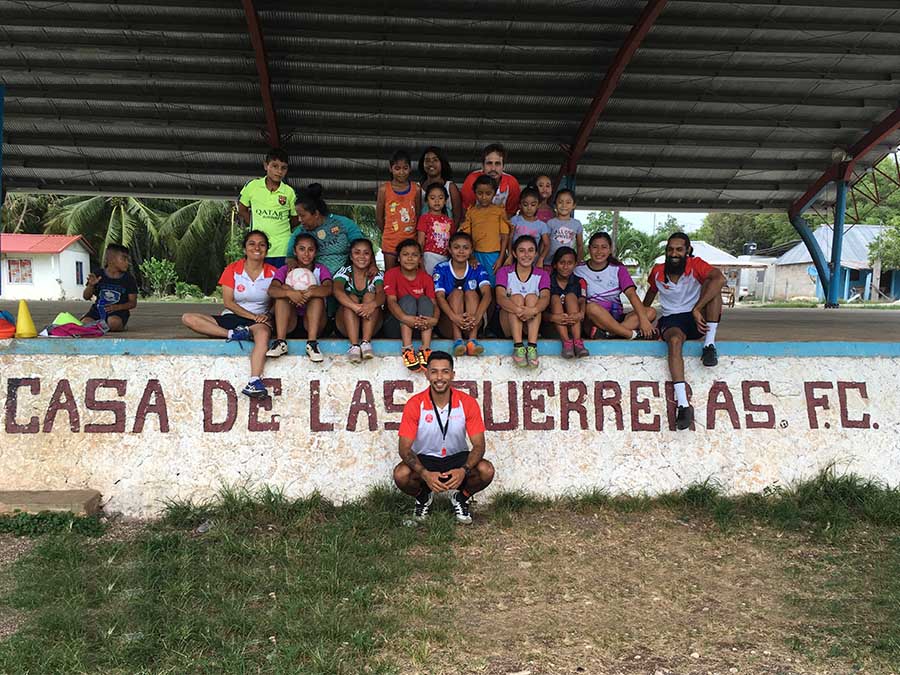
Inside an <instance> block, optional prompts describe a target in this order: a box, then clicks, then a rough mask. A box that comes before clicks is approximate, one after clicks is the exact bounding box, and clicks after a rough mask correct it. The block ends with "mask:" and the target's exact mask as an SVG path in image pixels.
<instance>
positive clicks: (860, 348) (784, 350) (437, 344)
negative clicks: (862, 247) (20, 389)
mask: <svg viewBox="0 0 900 675" xmlns="http://www.w3.org/2000/svg"><path fill="white" fill-rule="evenodd" d="M288 344H289V345H290V350H291V351H290V353H291V355H297V356H304V357H305V351H304V350H305V345H306V343H305V341H303V340H290V341H289V342H288ZM372 344H373V347H374V349H375V353H376V354H378V355H381V356H393V355H399V344H400V343H399V341H397V340H375V341H374V342H373V343H372ZM482 344H483V345H484V351H485V354H486V355H490V356H508V355H510V353H511V350H512V347H511V343H510V342H508V341H506V340H485V341H484V342H482ZM585 344H586V346H587V348H588V349H589V350H590V352H591V354H592V355H595V356H606V355H623V356H658V357H664V356H665V354H666V346H665V344H664V343H662V342H640V341H634V342H631V341H627V340H596V341H588V342H586V343H585ZM319 345H320V348H321V349H322V351H323V352H324V353H326V354H335V355H337V354H343V353H344V352H346V351H347V342H346V341H344V340H320V341H319ZM450 346H451V342H450V341H448V340H435V341H434V343H433V345H432V347H433V348H434V349H444V350H448V351H449V349H450ZM701 346H702V345H701V344H700V342H689V343H687V344H686V345H685V349H684V353H685V355H687V356H700V349H701ZM560 347H561V345H560V342H559V341H558V340H546V341H543V342H541V343H540V352H541V354H544V355H548V356H558V355H559V352H560ZM717 348H718V350H719V355H720V356H772V357H787V356H790V357H798V358H814V357H824V356H839V357H857V358H872V357H888V358H898V357H900V342H720V343H718V345H717ZM7 354H13V355H15V354H23V355H25V354H63V355H95V356H96V355H100V356H122V355H134V356H158V355H165V356H243V357H248V356H249V355H250V345H249V343H248V344H244V345H243V350H242V349H241V345H239V344H238V343H235V342H230V343H225V342H224V341H222V340H206V339H200V338H198V339H196V340H137V339H135V340H129V339H121V338H99V339H69V338H55V339H53V338H35V339H31V340H0V356H2V355H7Z"/></svg>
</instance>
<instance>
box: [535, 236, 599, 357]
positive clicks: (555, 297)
mask: <svg viewBox="0 0 900 675" xmlns="http://www.w3.org/2000/svg"><path fill="white" fill-rule="evenodd" d="M574 269H575V250H574V249H573V248H571V247H569V246H563V247H561V248H558V249H556V253H555V254H554V255H553V273H552V274H551V275H550V309H549V310H548V311H547V312H546V313H545V315H544V317H545V318H546V320H547V321H548V322H550V323H551V324H553V325H554V326H555V327H556V332H557V333H558V334H559V339H560V340H562V357H563V358H564V359H572V358H575V357H576V356H577V357H579V358H580V357H583V356H590V352H588V350H587V349H586V348H585V346H584V340H582V339H581V322H582V321H584V292H585V282H584V280H583V279H579V278H578V277H576V276H575V275H574V274H573V273H572V272H573V270H574Z"/></svg>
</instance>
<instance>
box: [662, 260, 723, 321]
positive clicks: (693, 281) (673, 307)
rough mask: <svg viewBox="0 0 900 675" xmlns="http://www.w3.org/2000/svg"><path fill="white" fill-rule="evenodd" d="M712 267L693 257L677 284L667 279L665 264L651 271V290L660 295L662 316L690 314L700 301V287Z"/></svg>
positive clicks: (688, 261)
mask: <svg viewBox="0 0 900 675" xmlns="http://www.w3.org/2000/svg"><path fill="white" fill-rule="evenodd" d="M712 269H713V268H712V265H710V264H709V263H708V262H706V261H705V260H703V259H702V258H695V257H693V256H691V257H689V258H688V259H687V263H686V264H685V267H684V274H682V275H681V276H680V277H679V279H678V281H677V282H674V283H673V282H671V281H669V279H668V278H666V266H665V263H657V264H656V265H654V266H653V269H652V270H650V278H649V282H650V290H651V291H656V292H657V293H658V294H659V304H660V309H661V312H660V314H661V315H662V316H669V315H671V314H683V313H685V312H690V311H692V310H693V309H694V305H696V304H697V300H699V299H700V287H701V286H703V282H704V281H706V277H707V276H708V275H709V273H710V271H711V270H712Z"/></svg>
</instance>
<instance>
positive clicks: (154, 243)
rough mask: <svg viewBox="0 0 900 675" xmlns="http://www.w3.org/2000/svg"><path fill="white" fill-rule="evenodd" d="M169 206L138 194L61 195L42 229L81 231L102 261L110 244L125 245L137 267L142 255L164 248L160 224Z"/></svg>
mask: <svg viewBox="0 0 900 675" xmlns="http://www.w3.org/2000/svg"><path fill="white" fill-rule="evenodd" d="M170 205H171V202H168V201H166V200H162V199H139V198H137V197H104V196H84V195H74V196H71V197H64V198H63V199H60V200H59V201H58V202H56V203H55V204H54V205H53V207H52V208H51V209H50V210H49V211H48V212H47V219H46V220H45V222H44V232H46V233H48V234H68V235H76V234H80V235H82V236H83V237H84V238H85V239H87V240H88V242H89V243H90V244H91V245H92V246H93V247H94V250H96V251H98V253H99V255H100V259H101V260H102V259H103V255H104V253H105V252H106V247H107V246H108V245H109V244H121V245H122V246H127V247H128V249H129V251H131V256H132V258H133V260H134V262H135V266H137V264H139V263H140V261H141V260H143V258H144V257H148V256H151V255H154V254H156V253H159V252H161V251H164V248H165V247H164V245H163V242H162V238H161V235H162V233H161V225H162V221H163V218H164V214H165V209H166V207H168V206H170Z"/></svg>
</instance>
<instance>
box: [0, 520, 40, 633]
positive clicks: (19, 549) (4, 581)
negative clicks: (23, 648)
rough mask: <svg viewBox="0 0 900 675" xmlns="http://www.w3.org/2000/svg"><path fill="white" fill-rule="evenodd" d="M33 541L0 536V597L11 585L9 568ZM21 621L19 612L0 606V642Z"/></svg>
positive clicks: (29, 548)
mask: <svg viewBox="0 0 900 675" xmlns="http://www.w3.org/2000/svg"><path fill="white" fill-rule="evenodd" d="M33 545H34V543H33V540H31V539H26V538H25V537H14V536H12V535H9V534H0V597H2V596H3V595H5V594H6V593H7V592H8V591H9V589H10V585H11V583H12V580H11V578H10V567H11V566H12V564H13V563H14V562H15V561H16V560H18V559H19V557H20V556H22V555H25V554H26V553H27V552H28V551H30V550H31V547H32V546H33ZM21 621H22V616H21V614H20V613H19V612H16V611H15V610H13V609H11V608H9V607H5V606H3V605H2V604H0V640H3V639H5V638H7V637H9V636H10V635H12V634H13V633H15V632H16V630H18V627H19V625H20V623H21Z"/></svg>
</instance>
